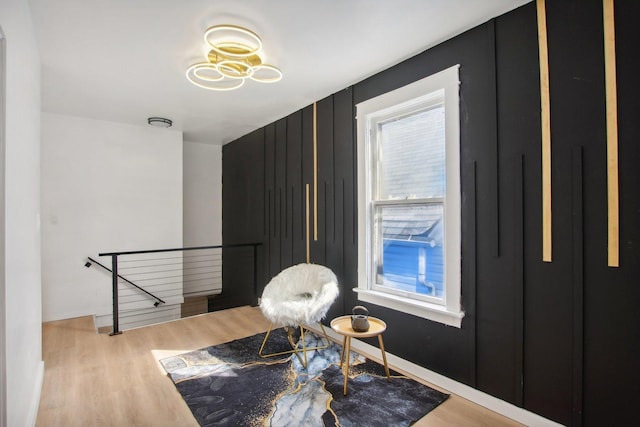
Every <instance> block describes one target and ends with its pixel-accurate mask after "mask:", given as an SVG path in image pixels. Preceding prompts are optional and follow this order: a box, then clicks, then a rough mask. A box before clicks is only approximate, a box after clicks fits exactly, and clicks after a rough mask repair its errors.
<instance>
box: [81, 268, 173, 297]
mask: <svg viewBox="0 0 640 427" xmlns="http://www.w3.org/2000/svg"><path fill="white" fill-rule="evenodd" d="M87 259H88V260H89V261H90V262H87V263H85V264H84V266H85V267H87V268H89V267H91V264H92V263H95V264H97V265H99V266H100V267H102V268H104V269H105V270H107V271H108V272H109V273H113V271H112V270H111V269H110V268H109V267H107V266H106V265H103V264H100V263H99V262H98V261H96V260H95V259H93V258H91V257H90V256H89V257H87ZM118 277H119V278H121V279H122V280H124V281H125V282H127V283H128V284H130V285H132V286H134V287H136V288H138V289H140V290H141V291H142V292H144V293H145V294H147V295H149V296H151V297H152V298H155V299H156V302H155V303H154V304H153V305H154V306H156V307H157V306H159V305H160V303H162V304H166V301H165V300H163V299H162V298H159V297H157V296H155V295H154V294H152V293H151V292H149V291H147V290H146V289H143V288H141V287H140V286H138V285H136V284H135V283H133V282H132V281H131V280H129V279H127V278H126V277H123V276H122V275H120V274H118Z"/></svg>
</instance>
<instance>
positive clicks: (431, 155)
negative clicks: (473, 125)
mask: <svg viewBox="0 0 640 427" xmlns="http://www.w3.org/2000/svg"><path fill="white" fill-rule="evenodd" d="M444 119H445V117H444V105H437V106H435V107H432V108H430V109H428V110H423V111H420V112H417V113H414V114H411V115H407V116H404V117H402V118H399V119H397V120H393V121H388V122H384V123H379V124H378V143H379V144H380V146H379V148H378V155H379V158H378V162H377V169H378V170H377V176H378V178H379V189H378V200H397V199H415V198H431V197H444V194H445V193H444V192H445V142H444V141H445V121H444Z"/></svg>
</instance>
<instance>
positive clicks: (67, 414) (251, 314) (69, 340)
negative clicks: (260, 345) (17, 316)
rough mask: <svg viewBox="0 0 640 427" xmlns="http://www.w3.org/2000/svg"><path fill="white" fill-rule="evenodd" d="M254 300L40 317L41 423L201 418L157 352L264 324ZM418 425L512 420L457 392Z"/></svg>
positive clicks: (172, 424) (42, 426)
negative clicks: (168, 310) (97, 317)
mask: <svg viewBox="0 0 640 427" xmlns="http://www.w3.org/2000/svg"><path fill="white" fill-rule="evenodd" d="M268 326H269V325H268V322H267V321H266V320H265V319H264V318H263V317H262V314H261V313H260V310H259V309H258V308H255V307H253V308H252V307H239V308H234V309H231V310H225V311H218V312H215V313H209V314H205V315H201V316H197V317H192V318H187V319H181V320H177V321H174V322H168V323H163V324H159V325H154V326H147V327H144V328H139V329H133V330H129V331H125V332H124V333H123V334H122V335H118V336H115V337H111V336H108V335H107V334H97V333H96V332H95V329H94V326H93V320H92V318H91V317H81V318H77V319H69V320H61V321H56V322H48V323H45V324H44V325H43V329H42V335H43V358H44V361H45V377H44V385H43V389H42V396H41V400H40V408H39V411H38V420H37V423H36V425H37V426H38V427H57V426H60V427H72V426H82V427H87V426H118V427H119V426H154V427H162V426H167V427H183V426H184V427H187V426H198V423H197V422H196V421H195V419H194V418H193V416H192V415H191V412H190V411H189V408H188V407H187V405H186V404H185V403H184V401H183V400H182V398H181V397H180V394H179V393H178V391H177V390H176V389H175V387H174V385H173V383H172V382H171V380H170V379H169V378H168V377H167V375H166V373H165V372H164V370H163V369H162V367H161V366H160V364H159V363H158V360H159V359H162V358H164V357H167V356H170V355H175V354H179V353H182V352H185V351H189V350H194V349H197V348H203V347H207V346H210V345H214V344H220V343H223V342H227V341H231V340H233V339H237V338H242V337H245V336H249V335H253V334H255V333H258V332H264V331H266V329H267V327H268ZM415 425H416V426H421V427H426V426H429V427H433V426H487V427H489V426H491V427H495V426H514V425H518V424H517V423H515V422H513V421H511V420H509V419H507V418H504V417H502V416H500V415H498V414H496V413H494V412H491V411H489V410H487V409H485V408H482V407H480V406H478V405H475V404H473V403H471V402H469V401H467V400H465V399H463V398H461V397H459V396H455V395H452V396H451V397H450V398H449V399H447V401H445V402H444V403H443V404H442V405H440V406H439V407H437V408H436V409H435V410H433V411H432V412H430V413H429V414H428V415H427V416H425V417H424V418H422V419H421V420H420V421H418V423H416V424H415Z"/></svg>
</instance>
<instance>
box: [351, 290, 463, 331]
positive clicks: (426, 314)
mask: <svg viewBox="0 0 640 427" xmlns="http://www.w3.org/2000/svg"><path fill="white" fill-rule="evenodd" d="M353 290H354V291H355V292H357V293H358V300H360V301H364V302H369V303H371V304H376V305H380V306H383V307H388V308H391V309H393V310H398V311H402V312H404V313H408V314H412V315H414V316H418V317H422V318H424V319H428V320H433V321H434V322H439V323H443V324H445V325H448V326H453V327H456V328H460V327H461V326H462V318H463V317H464V312H463V311H451V310H448V309H447V308H446V307H444V306H441V305H436V304H431V303H428V302H423V301H415V300H411V299H408V298H404V297H401V296H396V295H390V294H385V293H383V292H377V291H371V290H368V289H362V288H354V289H353Z"/></svg>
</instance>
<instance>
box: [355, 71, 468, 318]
mask: <svg viewBox="0 0 640 427" xmlns="http://www.w3.org/2000/svg"><path fill="white" fill-rule="evenodd" d="M459 68H460V66H459V65H455V66H453V67H450V68H447V69H446V70H443V71H440V72H438V73H436V74H433V75H431V76H429V77H426V78H424V79H421V80H418V81H417V82H414V83H411V84H408V85H406V86H403V87H401V88H398V89H396V90H393V91H391V92H388V93H385V94H382V95H380V96H377V97H375V98H371V99H369V100H367V101H364V102H361V103H359V104H358V105H356V108H357V129H358V141H357V142H358V153H357V155H358V235H359V236H360V238H359V241H358V287H357V288H356V289H354V290H355V291H356V292H357V293H358V299H359V300H361V301H365V302H370V303H372V304H377V305H382V306H385V307H389V308H392V309H395V310H400V311H403V312H406V313H410V314H413V315H415V316H419V317H423V318H426V319H430V320H434V321H437V322H440V323H444V324H446V325H450V326H455V327H461V324H462V318H463V317H464V312H463V311H462V307H461V304H460V290H461V286H460V282H461V247H462V245H461V235H462V233H461V197H460V114H459V105H460V101H459V85H460V81H459V77H458V75H459ZM440 89H444V91H445V95H444V105H445V135H446V136H445V139H446V148H445V153H446V154H445V155H446V193H445V204H444V217H445V236H446V237H445V239H446V240H445V253H444V256H445V295H444V297H443V305H439V304H433V303H429V302H425V301H416V300H415V299H412V298H407V297H403V296H401V295H391V294H388V293H384V292H378V291H374V290H372V288H371V285H370V284H371V283H372V280H373V278H372V277H371V276H372V273H371V263H372V257H371V253H372V252H371V250H372V249H371V245H372V242H371V239H372V237H371V234H370V233H369V231H368V230H370V229H371V226H372V220H373V219H372V210H371V203H370V201H371V186H370V185H369V182H370V177H369V173H370V171H371V164H372V163H371V161H372V156H371V153H370V152H369V150H370V147H371V145H370V137H371V135H370V134H369V123H368V121H369V120H368V119H367V116H370V115H373V114H376V115H377V114H385V111H384V110H386V109H389V108H392V107H394V106H397V105H399V104H403V103H407V102H411V101H412V100H415V99H417V98H421V97H422V98H423V97H424V96H425V94H431V93H433V92H435V91H438V90H440Z"/></svg>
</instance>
